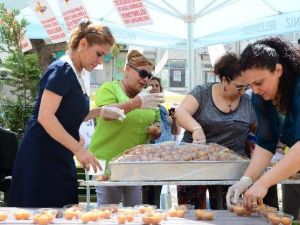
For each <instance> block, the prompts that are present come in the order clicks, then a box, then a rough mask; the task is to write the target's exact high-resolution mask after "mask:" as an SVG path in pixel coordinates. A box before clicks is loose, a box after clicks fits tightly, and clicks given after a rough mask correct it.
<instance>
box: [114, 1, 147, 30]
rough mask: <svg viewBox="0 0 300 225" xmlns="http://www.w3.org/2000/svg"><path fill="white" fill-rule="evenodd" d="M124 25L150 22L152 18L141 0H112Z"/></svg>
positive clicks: (134, 25)
mask: <svg viewBox="0 0 300 225" xmlns="http://www.w3.org/2000/svg"><path fill="white" fill-rule="evenodd" d="M113 2H114V5H115V7H116V9H117V10H118V12H119V15H120V17H121V18H122V21H123V23H124V25H125V26H126V27H137V26H142V25H148V24H152V23H153V22H152V19H151V17H150V14H149V12H148V10H147V8H146V7H145V5H144V2H143V0H127V1H124V0H113Z"/></svg>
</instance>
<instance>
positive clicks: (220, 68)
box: [214, 53, 241, 82]
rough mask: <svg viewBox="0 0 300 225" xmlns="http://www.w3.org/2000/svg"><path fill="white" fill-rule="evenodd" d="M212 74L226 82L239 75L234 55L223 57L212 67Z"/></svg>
mask: <svg viewBox="0 0 300 225" xmlns="http://www.w3.org/2000/svg"><path fill="white" fill-rule="evenodd" d="M214 73H215V74H216V75H217V76H219V78H220V80H222V79H223V77H224V78H225V79H226V80H227V81H229V82H230V81H232V80H234V79H235V78H236V77H238V76H240V75H241V70H240V65H239V60H238V58H237V56H236V55H235V54H234V53H227V54H226V55H223V56H222V57H221V58H220V59H219V60H218V61H217V62H216V63H215V65H214Z"/></svg>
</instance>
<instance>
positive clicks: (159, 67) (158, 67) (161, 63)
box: [154, 50, 169, 76]
mask: <svg viewBox="0 0 300 225" xmlns="http://www.w3.org/2000/svg"><path fill="white" fill-rule="evenodd" d="M168 58H169V51H168V50H166V52H165V54H164V55H163V57H162V58H161V59H160V60H159V62H158V64H157V65H156V66H155V71H154V75H155V76H156V75H157V74H159V73H160V71H161V70H162V69H163V68H164V66H165V65H166V63H167V61H168Z"/></svg>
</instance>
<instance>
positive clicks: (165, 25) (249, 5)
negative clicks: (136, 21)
mask: <svg viewBox="0 0 300 225" xmlns="http://www.w3.org/2000/svg"><path fill="white" fill-rule="evenodd" d="M57 1H58V0H48V2H49V4H50V5H51V7H52V9H53V11H54V12H55V13H56V16H57V18H58V19H59V21H60V23H61V24H62V26H63V27H64V28H66V25H65V24H64V21H63V18H62V15H61V13H60V10H59V7H58V3H57ZM82 1H83V3H84V5H85V6H86V8H87V10H88V12H89V14H90V16H91V17H92V18H93V19H95V20H100V21H101V22H102V23H104V24H105V25H107V26H109V27H111V29H112V31H113V33H114V35H115V37H116V39H117V41H118V43H124V44H129V45H141V46H150V47H159V48H177V49H185V50H187V52H188V56H187V62H188V77H189V78H190V79H189V80H190V82H189V84H188V86H189V88H190V87H193V86H194V80H193V79H194V75H193V73H194V54H193V53H194V51H193V50H194V49H196V48H199V47H203V46H208V45H213V44H217V43H228V42H233V41H238V40H245V39H250V38H256V37H260V36H266V35H275V34H282V33H287V32H293V31H299V30H300V3H299V1H298V0H285V1H282V0H144V4H145V6H146V7H147V9H148V10H149V13H150V16H151V18H152V20H153V24H152V25H144V26H141V27H136V28H126V27H125V26H124V25H123V24H122V21H121V19H120V18H119V15H118V13H117V11H116V10H115V8H114V5H113V0H82ZM0 2H4V3H5V4H6V6H7V7H8V8H18V9H20V10H21V17H24V18H25V19H27V20H28V21H29V23H30V25H29V26H28V27H27V36H28V37H29V38H31V39H47V38H48V36H47V33H46V32H45V31H44V29H43V28H42V26H41V24H40V22H39V21H38V19H37V18H36V17H35V15H34V14H33V12H32V11H31V9H30V8H29V7H27V5H26V1H24V0H0Z"/></svg>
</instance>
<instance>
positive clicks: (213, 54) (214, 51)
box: [207, 44, 226, 67]
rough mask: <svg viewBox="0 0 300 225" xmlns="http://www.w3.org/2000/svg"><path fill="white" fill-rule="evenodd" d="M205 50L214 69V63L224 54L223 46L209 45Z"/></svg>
mask: <svg viewBox="0 0 300 225" xmlns="http://www.w3.org/2000/svg"><path fill="white" fill-rule="evenodd" d="M207 49H208V54H209V58H210V62H211V65H212V67H214V65H215V63H216V62H217V61H218V59H219V58H220V57H221V56H223V55H225V54H226V50H225V47H224V45H223V44H217V45H211V46H208V47H207Z"/></svg>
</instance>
